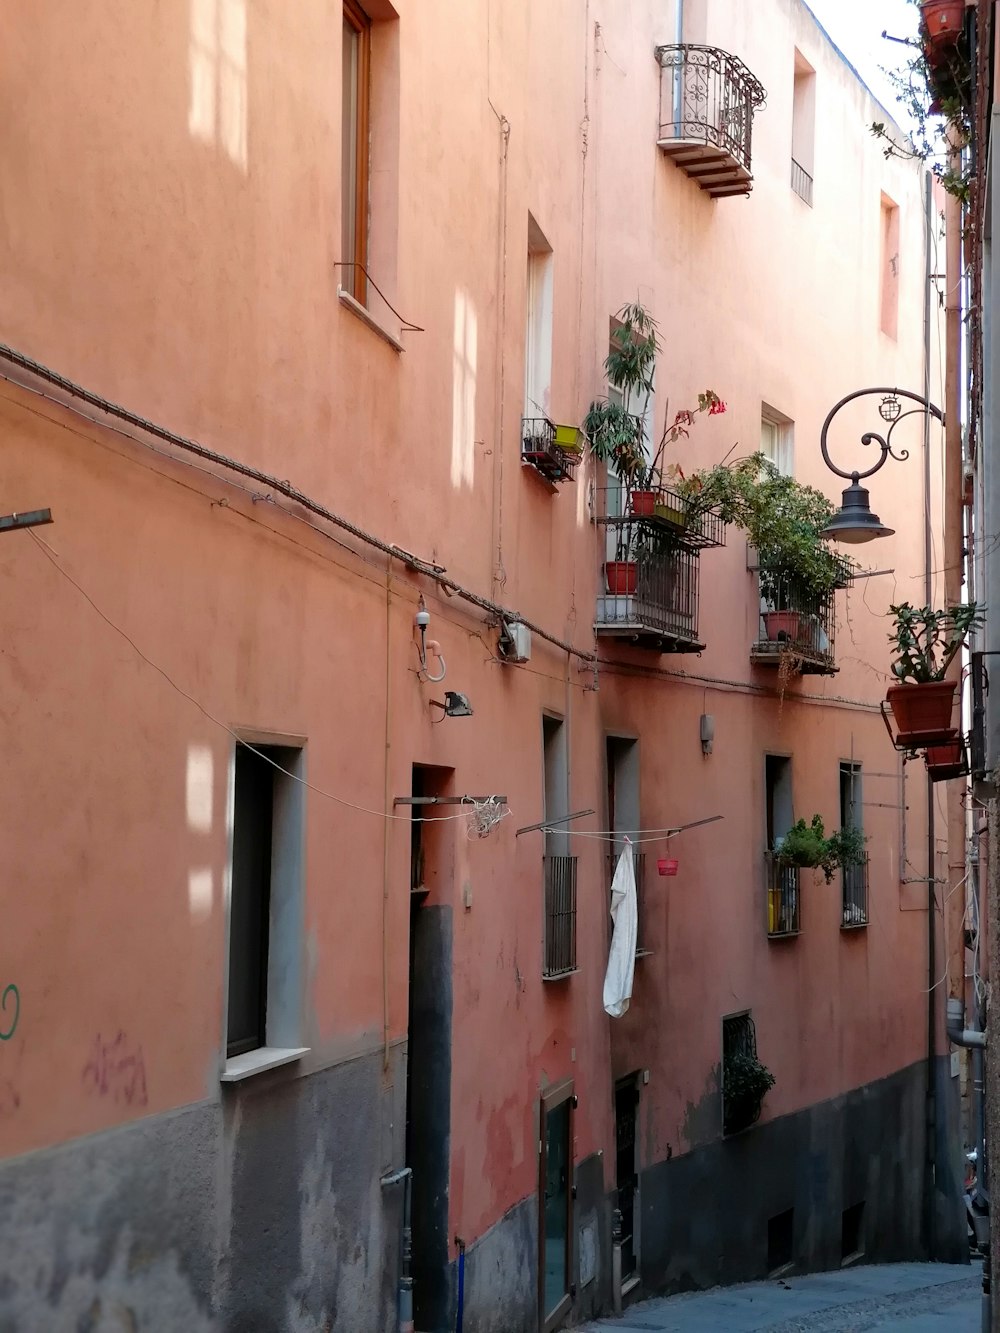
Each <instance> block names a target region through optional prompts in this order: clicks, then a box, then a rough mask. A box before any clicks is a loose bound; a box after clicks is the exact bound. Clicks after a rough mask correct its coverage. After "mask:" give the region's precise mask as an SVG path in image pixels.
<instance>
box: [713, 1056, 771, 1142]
mask: <svg viewBox="0 0 1000 1333" xmlns="http://www.w3.org/2000/svg"><path fill="white" fill-rule="evenodd" d="M773 1087H774V1075H773V1074H772V1073H771V1071H770V1070H769V1069H768V1067H767V1066H766V1065H763V1064H761V1062H760V1061H759V1060H758V1059H757V1056H756V1055H753V1054H751V1053H750V1052H749V1051H734V1052H732V1053H731V1054H730V1055H728V1056H727V1057H726V1059H725V1062H724V1063H723V1066H722V1089H723V1095H722V1109H723V1128H724V1130H725V1132H726V1133H727V1134H736V1133H738V1132H739V1131H740V1130H741V1129H746V1128H747V1127H748V1126H749V1125H752V1124H753V1123H754V1121H755V1120H756V1119H757V1117H758V1116H759V1115H760V1108H761V1104H762V1102H763V1100H764V1098H765V1097H766V1095H767V1093H768V1092H769V1091H770V1090H771V1088H773Z"/></svg>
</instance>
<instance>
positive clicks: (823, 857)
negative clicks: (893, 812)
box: [775, 815, 867, 884]
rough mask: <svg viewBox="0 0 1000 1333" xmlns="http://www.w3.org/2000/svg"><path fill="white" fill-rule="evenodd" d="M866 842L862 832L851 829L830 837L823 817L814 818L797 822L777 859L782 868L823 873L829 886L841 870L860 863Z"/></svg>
mask: <svg viewBox="0 0 1000 1333" xmlns="http://www.w3.org/2000/svg"><path fill="white" fill-rule="evenodd" d="M866 841H867V839H866V838H865V836H864V834H863V833H862V832H861V830H860V829H857V828H851V827H847V828H841V829H836V830H835V831H834V832H833V833H831V834H830V836H829V837H827V836H826V829H825V828H824V826H823V820H822V817H821V816H820V815H813V817H812V820H811V821H810V823H808V824H807V823H806V821H805V820H804V819H798V820H796V822H795V823H794V824H793V825H792V827H791V828H790V829H789V830H788V832H787V833H786V834H785V836H784V837H783V838H782V839H781V841H780V843H779V844H778V846H777V847H776V850H775V856H776V858H777V860H778V862H779V863H780V864H781V865H786V866H800V867H804V868H806V869H810V870H822V871H823V877H824V878H825V880H826V882H827V884H829V883H831V881H832V880H833V876H834V874H835V873H836V871H837V870H843V869H844V868H845V867H847V866H853V865H859V864H860V862H861V861H862V860H863V859H864V854H865V842H866Z"/></svg>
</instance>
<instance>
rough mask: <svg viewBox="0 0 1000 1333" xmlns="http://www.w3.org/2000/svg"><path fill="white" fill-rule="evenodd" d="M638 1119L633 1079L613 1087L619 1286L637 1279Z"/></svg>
mask: <svg viewBox="0 0 1000 1333" xmlns="http://www.w3.org/2000/svg"><path fill="white" fill-rule="evenodd" d="M638 1115H639V1084H638V1080H637V1079H636V1077H635V1076H634V1075H633V1076H632V1077H631V1078H626V1079H622V1081H621V1082H620V1083H618V1084H616V1086H615V1150H616V1178H617V1185H618V1211H619V1213H620V1214H621V1219H622V1283H623V1285H624V1284H625V1283H626V1282H628V1280H629V1279H630V1278H632V1277H634V1276H635V1275H636V1273H637V1272H638V1268H639V1245H638V1235H637V1234H636V1229H635V1222H636V1206H635V1205H636V1192H637V1190H638V1186H639V1163H638V1161H637V1159H636V1121H637V1119H638Z"/></svg>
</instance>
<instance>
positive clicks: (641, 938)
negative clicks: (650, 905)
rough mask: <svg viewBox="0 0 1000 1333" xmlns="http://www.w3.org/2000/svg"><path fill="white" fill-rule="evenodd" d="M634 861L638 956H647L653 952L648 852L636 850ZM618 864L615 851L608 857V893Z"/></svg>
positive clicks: (636, 954) (636, 948) (636, 950)
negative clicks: (649, 929)
mask: <svg viewBox="0 0 1000 1333" xmlns="http://www.w3.org/2000/svg"><path fill="white" fill-rule="evenodd" d="M632 862H633V865H634V867H635V905H636V916H637V918H638V932H637V934H636V941H635V956H636V958H645V957H646V955H647V954H649V953H652V949H650V947H649V938H648V932H647V921H646V853H645V852H635V853H633V856H632ZM617 864H618V853H617V852H614V853H612V855H611V856H609V857H608V893H609V894H610V893H611V881H612V880H613V879H614V877H615V866H616V865H617Z"/></svg>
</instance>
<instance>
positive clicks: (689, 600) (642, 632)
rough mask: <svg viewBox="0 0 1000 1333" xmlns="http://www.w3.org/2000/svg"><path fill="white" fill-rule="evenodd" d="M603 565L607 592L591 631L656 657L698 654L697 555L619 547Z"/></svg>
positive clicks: (627, 545) (633, 543)
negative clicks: (612, 558)
mask: <svg viewBox="0 0 1000 1333" xmlns="http://www.w3.org/2000/svg"><path fill="white" fill-rule="evenodd" d="M615 554H616V555H617V556H618V557H620V558H619V559H616V560H613V561H612V560H609V561H608V562H607V564H606V565H605V578H606V581H607V582H606V586H607V591H606V592H604V593H602V594H601V595H600V596H599V597H598V599H597V616H596V619H595V622H594V630H595V632H596V633H597V634H599V635H603V636H605V637H608V638H615V639H627V640H631V641H632V642H633V643H636V644H638V645H640V646H641V647H643V648H652V649H654V650H655V651H656V652H659V653H700V652H702V650H703V649H704V647H705V645H704V644H703V643H701V642H699V640H698V574H699V565H698V552H697V551H689V550H687V549H685V548H684V547H677V548H675V549H673V550H662V551H658V550H655V549H653V548H650V547H644V546H640V545H639V544H638V543H637V542H636V541H634V540H633V541H626V542H625V544H624V545H623V544H622V543H619V545H618V549H617V550H616V552H615Z"/></svg>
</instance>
